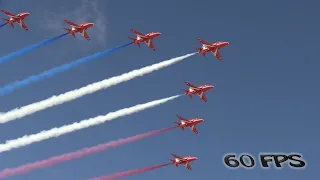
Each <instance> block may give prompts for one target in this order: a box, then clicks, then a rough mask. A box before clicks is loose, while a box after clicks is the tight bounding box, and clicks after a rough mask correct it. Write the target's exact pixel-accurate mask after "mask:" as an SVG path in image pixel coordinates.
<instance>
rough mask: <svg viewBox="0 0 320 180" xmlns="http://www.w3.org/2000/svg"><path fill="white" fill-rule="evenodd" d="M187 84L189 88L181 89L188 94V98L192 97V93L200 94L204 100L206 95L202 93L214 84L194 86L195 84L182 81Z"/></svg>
mask: <svg viewBox="0 0 320 180" xmlns="http://www.w3.org/2000/svg"><path fill="white" fill-rule="evenodd" d="M184 83H185V84H186V85H187V86H189V90H185V89H182V90H183V91H184V92H185V93H186V95H188V96H189V97H190V99H192V94H197V95H199V96H200V98H201V99H202V100H203V101H204V102H207V97H206V95H205V94H204V93H205V92H206V91H208V90H210V89H212V88H214V86H212V85H202V86H198V87H197V86H195V85H192V84H190V83H188V82H186V81H185V82H184Z"/></svg>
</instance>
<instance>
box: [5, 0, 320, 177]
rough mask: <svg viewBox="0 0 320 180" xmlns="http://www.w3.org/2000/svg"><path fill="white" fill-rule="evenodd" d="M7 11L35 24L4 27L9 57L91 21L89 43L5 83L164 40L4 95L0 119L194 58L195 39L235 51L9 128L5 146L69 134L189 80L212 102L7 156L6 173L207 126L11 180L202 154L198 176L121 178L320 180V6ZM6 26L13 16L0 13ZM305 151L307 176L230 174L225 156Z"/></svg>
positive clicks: (14, 69) (51, 51)
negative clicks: (147, 38)
mask: <svg viewBox="0 0 320 180" xmlns="http://www.w3.org/2000/svg"><path fill="white" fill-rule="evenodd" d="M0 2H1V3H0V6H1V9H6V10H8V11H9V12H12V13H19V12H22V11H27V12H30V13H31V15H30V16H29V17H28V18H27V19H26V20H25V23H26V24H27V26H28V27H29V31H28V32H25V31H24V30H23V29H22V28H20V27H19V26H17V25H16V27H15V28H14V29H12V28H11V27H10V26H5V27H3V28H1V29H0V31H1V34H0V36H1V38H2V39H1V42H2V46H1V49H0V55H7V54H8V53H10V52H12V51H15V50H17V49H20V48H23V47H25V46H27V45H31V44H34V43H37V42H40V41H42V40H44V39H47V38H50V37H53V36H56V35H59V34H61V33H63V29H62V28H63V27H68V26H67V24H65V23H64V22H63V20H64V19H68V20H70V21H72V22H75V23H78V24H80V23H82V22H83V21H89V22H94V23H95V26H94V27H93V28H91V29H89V30H88V33H89V35H90V37H91V41H86V40H85V39H84V38H83V37H82V36H79V35H77V38H76V39H74V38H73V37H72V36H70V35H69V36H66V37H64V38H62V39H60V40H58V41H56V42H54V43H51V44H49V45H47V46H46V47H42V48H40V49H38V50H35V51H32V52H30V53H28V54H26V55H23V56H20V57H18V58H15V59H13V60H12V61H10V62H6V63H4V64H1V66H0V85H1V86H2V85H5V84H7V83H10V82H13V81H15V80H22V79H24V78H26V77H27V76H30V75H33V74H37V73H40V72H42V71H44V70H48V69H51V68H53V67H55V66H58V65H62V64H65V63H68V62H71V61H74V60H76V59H78V58H81V57H85V56H87V55H91V54H93V53H95V52H98V51H101V50H104V49H107V48H112V47H115V46H118V45H122V44H125V43H127V42H128V41H129V39H128V36H131V37H134V35H133V34H132V33H131V32H130V31H129V29H130V28H134V29H137V30H138V31H141V32H142V33H147V32H150V31H159V32H161V33H162V35H161V36H160V37H158V38H157V39H155V40H154V44H155V47H156V49H157V50H156V51H155V52H153V51H152V50H151V49H149V48H148V47H147V46H146V45H145V44H143V45H142V47H141V48H140V49H139V48H138V47H136V46H135V45H130V46H129V47H126V48H125V49H122V50H120V51H117V52H115V53H112V54H110V55H108V56H106V57H104V58H100V59H97V60H95V61H93V62H90V63H88V64H85V65H82V66H80V67H78V68H76V69H73V70H71V71H69V72H66V73H61V74H59V75H57V76H55V77H53V78H50V79H47V80H44V81H41V82H38V83H35V84H32V85H30V86H28V87H26V88H23V89H19V90H17V91H15V92H14V93H12V94H9V95H6V96H3V97H0V112H6V111H8V110H11V109H13V108H15V107H18V106H23V105H28V104H30V103H33V102H35V101H39V100H43V99H46V98H48V97H50V96H52V95H54V94H56V95H58V94H60V93H64V92H67V91H70V90H73V89H76V88H80V87H82V86H85V85H87V84H90V83H93V82H96V81H100V80H103V79H105V78H108V77H111V76H115V75H120V74H122V73H125V72H128V71H131V70H133V69H137V68H141V67H144V66H147V65H151V64H153V63H157V62H160V61H163V60H167V59H170V58H173V57H176V56H181V55H184V54H187V53H191V52H194V51H195V49H194V47H195V46H199V47H200V43H198V42H197V41H196V38H198V37H199V38H202V39H204V40H206V41H208V42H214V41H229V42H230V45H229V46H227V47H225V48H223V49H222V50H221V55H222V57H223V61H218V60H217V59H216V58H215V57H214V56H212V54H207V57H202V56H200V55H196V56H193V57H191V58H190V59H188V60H185V61H183V62H181V63H178V64H175V65H174V66H171V67H168V68H165V69H163V70H160V71H157V72H155V73H153V74H149V75H147V76H145V77H141V78H137V79H134V80H131V81H129V82H127V83H123V84H120V85H117V86H114V87H111V88H109V89H107V90H103V91H99V92H97V93H94V94H92V95H87V96H85V97H83V98H80V99H77V100H74V101H72V102H69V103H65V104H63V105H60V106H57V107H54V108H49V109H47V110H44V111H41V112H38V113H35V114H34V115H31V116H28V117H25V118H23V119H20V120H17V121H13V122H10V123H7V124H2V125H1V126H0V140H1V142H2V143H4V142H5V140H7V139H15V138H17V137H20V136H22V135H25V134H31V133H37V132H39V131H41V130H44V129H51V128H52V127H60V126H62V125H64V124H71V123H73V122H76V121H80V120H83V119H87V118H91V117H95V116H97V115H104V114H107V113H108V112H111V111H116V110H118V109H122V108H125V107H130V106H133V105H135V104H139V103H145V102H148V101H152V100H155V99H160V98H165V97H169V96H172V95H176V94H180V93H181V92H182V91H181V88H185V87H186V86H185V85H184V83H183V81H185V80H187V81H189V82H191V83H193V84H195V85H202V84H211V85H214V86H215V88H214V89H213V90H211V91H209V92H207V97H208V102H207V103H204V102H202V101H201V100H200V98H198V97H195V98H194V99H192V100H190V99H189V98H187V97H181V98H179V99H177V100H174V101H171V102H169V103H167V104H164V105H161V106H158V107H156V108H153V109H149V110H146V111H143V112H140V113H138V114H134V115H131V116H127V117H125V118H119V119H116V120H114V121H112V122H108V123H105V124H103V125H100V126H96V127H91V128H88V129H85V130H81V131H77V132H75V133H72V134H68V135H65V136H62V137H59V138H55V139H50V140H47V141H43V142H40V143H35V144H32V145H30V146H27V147H23V148H19V149H15V150H12V151H10V152H4V153H1V154H0V169H4V168H7V167H16V166H19V165H21V164H24V163H28V162H34V161H37V160H42V159H45V158H48V157H51V156H55V155H60V154H63V153H67V152H71V151H75V150H78V149H81V148H84V147H90V146H94V145H97V144H99V143H104V142H108V141H111V140H116V139H119V138H125V137H128V136H132V135H136V134H140V133H144V132H147V131H150V130H156V129H161V128H166V127H170V126H172V122H174V121H177V120H178V119H177V118H176V114H179V115H181V116H183V117H185V118H193V117H199V118H203V119H204V120H205V122H204V123H203V124H200V125H199V126H198V130H199V134H198V135H195V134H194V133H193V132H192V131H190V130H187V131H184V132H183V131H181V130H179V129H175V130H173V131H170V132H167V133H164V134H161V135H157V136H154V137H151V138H148V139H144V140H141V141H138V142H135V143H132V144H127V145H124V146H121V147H118V148H115V149H110V150H107V151H104V152H101V153H97V154H94V155H91V156H87V157H85V158H81V159H77V160H73V161H69V162H67V163H63V164H59V165H55V166H52V167H48V168H45V169H41V170H36V171H33V172H31V173H28V174H24V175H19V176H14V177H10V178H8V179H11V180H36V179H37V180H38V179H43V180H57V179H59V180H60V179H61V180H64V179H73V180H76V179H79V180H81V179H88V178H91V177H96V176H101V175H108V174H112V173H114V172H120V171H124V170H129V169H134V168H142V167H147V166H150V165H157V164H162V163H166V162H167V161H168V159H171V156H170V153H176V154H178V155H181V156H187V155H191V156H196V157H198V158H199V159H198V161H195V162H194V163H192V164H191V165H192V167H193V171H192V172H189V171H188V170H187V169H185V168H184V167H182V166H181V167H179V168H176V167H174V166H168V167H165V168H162V169H159V170H155V171H152V172H147V173H144V174H138V175H134V176H131V177H126V178H124V179H128V180H129V179H130V180H141V179H153V180H163V179H184V180H194V179H202V180H213V179H223V180H235V179H239V180H241V179H243V180H245V179H246V180H248V179H249V180H251V179H252V180H254V179H260V180H270V179H273V180H277V179H279V180H280V179H291V180H298V179H299V180H301V179H314V178H315V177H317V176H318V173H316V169H318V168H319V166H318V165H317V164H316V163H317V160H319V157H317V153H318V152H319V149H320V148H319V125H320V124H319V100H320V98H319V90H320V86H319V68H320V66H319V58H317V57H318V52H319V40H320V36H319V32H320V26H319V8H318V7H319V2H318V1H312V0H311V1H304V2H302V1H298V0H292V1H276V0H269V1H256V0H242V1H235V0H233V1H231V0H225V1H212V0H198V1H191V0H185V1H182V0H180V1H169V0H164V1H142V0H140V1H139V0H138V1H137V0H136V1H103V0H100V1H91V2H93V3H89V2H90V1H89V0H88V1H80V0H68V1H65V0H55V1H49V0H46V1H44V0H27V1H20V0H10V1H9V0H2V1H0ZM1 16H2V17H5V15H4V14H3V15H1ZM228 152H235V153H243V152H248V153H251V154H253V155H254V156H255V157H256V158H257V157H258V153H259V152H285V153H290V152H300V153H303V154H304V158H305V159H306V161H307V162H308V165H307V168H306V169H305V170H292V169H290V168H289V167H285V168H283V169H282V170H276V169H269V170H263V169H261V168H260V166H257V167H256V168H255V169H253V170H246V169H238V170H230V169H228V168H226V167H225V166H224V165H223V163H222V157H223V155H224V154H225V153H228Z"/></svg>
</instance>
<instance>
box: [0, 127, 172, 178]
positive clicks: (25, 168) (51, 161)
mask: <svg viewBox="0 0 320 180" xmlns="http://www.w3.org/2000/svg"><path fill="white" fill-rule="evenodd" d="M174 128H176V127H170V128H165V129H160V130H155V131H150V132H147V133H144V134H139V135H135V136H131V137H128V138H124V139H119V140H117V141H111V142H108V143H105V144H99V145H97V146H93V147H89V148H83V149H81V150H78V151H75V152H71V153H66V154H62V155H60V156H54V157H51V158H48V159H45V160H42V161H37V162H34V163H28V164H24V165H21V166H19V167H16V168H8V169H4V170H2V171H1V172H0V179H3V178H6V177H8V176H14V175H17V174H24V173H28V172H30V171H33V170H36V169H40V168H45V167H48V166H52V165H55V164H59V163H63V162H66V161H71V160H73V159H77V158H82V157H84V156H88V155H91V154H93V153H97V152H101V151H104V150H106V149H109V148H114V147H118V146H121V145H124V144H127V143H132V142H135V141H138V140H141V139H144V138H147V137H150V136H154V135H157V134H160V133H163V132H166V131H169V130H172V129H174Z"/></svg>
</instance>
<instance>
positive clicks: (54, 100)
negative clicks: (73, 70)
mask: <svg viewBox="0 0 320 180" xmlns="http://www.w3.org/2000/svg"><path fill="white" fill-rule="evenodd" d="M195 54H197V52H196V53H191V54H187V55H184V56H180V57H176V58H172V59H170V60H166V61H163V62H160V63H157V64H153V65H150V66H146V67H143V68H141V69H136V70H133V71H131V72H128V73H124V74H122V75H119V76H114V77H111V78H108V79H105V80H102V81H99V82H96V83H92V84H89V85H87V86H85V87H82V88H80V89H75V90H72V91H69V92H66V93H64V94H60V95H58V96H52V97H50V98H48V99H46V100H42V101H39V102H35V103H32V104H29V105H26V106H23V107H20V108H16V109H13V110H11V111H8V112H6V113H4V114H2V115H0V123H6V122H9V121H12V120H15V119H19V118H22V117H25V116H27V115H30V114H33V113H36V112H38V111H41V110H44V109H47V108H50V107H53V106H57V105H60V104H63V103H66V102H69V101H72V100H74V99H77V98H80V97H82V96H85V95H87V94H92V93H94V92H97V91H99V90H102V89H106V88H108V87H111V86H115V85H117V84H120V83H123V82H127V81H129V80H131V79H134V78H137V77H141V76H144V75H146V74H149V73H152V72H154V71H157V70H160V69H162V68H165V67H168V66H170V65H173V64H175V63H177V62H179V61H182V60H184V59H186V58H188V57H190V56H193V55H195Z"/></svg>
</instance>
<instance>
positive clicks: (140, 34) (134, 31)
mask: <svg viewBox="0 0 320 180" xmlns="http://www.w3.org/2000/svg"><path fill="white" fill-rule="evenodd" d="M130 30H131V31H132V32H133V33H134V34H136V35H138V36H143V37H144V36H145V35H144V34H142V33H140V32H138V31H136V30H134V29H130Z"/></svg>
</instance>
